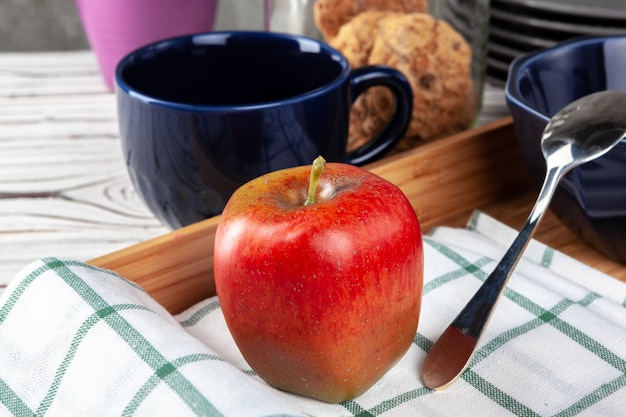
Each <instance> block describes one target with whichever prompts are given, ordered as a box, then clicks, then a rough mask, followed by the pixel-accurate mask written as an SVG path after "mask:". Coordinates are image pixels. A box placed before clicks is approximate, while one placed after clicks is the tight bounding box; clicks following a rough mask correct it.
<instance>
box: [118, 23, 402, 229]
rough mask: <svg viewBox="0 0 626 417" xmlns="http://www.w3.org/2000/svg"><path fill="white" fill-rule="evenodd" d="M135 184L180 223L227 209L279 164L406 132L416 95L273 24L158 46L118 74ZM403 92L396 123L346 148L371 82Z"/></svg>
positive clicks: (361, 157) (381, 71) (379, 146)
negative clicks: (357, 103)
mask: <svg viewBox="0 0 626 417" xmlns="http://www.w3.org/2000/svg"><path fill="white" fill-rule="evenodd" d="M115 81H116V94H117V104H118V116H119V127H120V137H121V142H122V147H123V151H124V156H125V160H126V164H127V166H128V170H129V173H130V177H131V180H132V182H133V184H134V186H135V188H136V189H137V191H138V192H139V194H140V195H141V196H142V197H143V199H144V201H145V202H146V204H147V205H148V206H149V208H150V209H151V210H152V212H153V213H154V214H155V215H156V216H157V217H158V218H159V219H160V220H161V222H163V223H164V224H165V225H168V226H169V227H171V228H173V229H175V228H178V227H181V226H185V225H189V224H191V223H195V222H197V221H200V220H203V219H205V218H208V217H212V216H215V215H217V214H219V213H221V211H222V209H223V208H224V205H225V204H226V201H227V200H228V198H229V197H230V196H231V194H232V193H233V192H234V191H235V190H236V189H237V188H238V187H239V186H241V185H242V184H243V183H245V182H247V181H248V180H250V179H252V178H254V177H257V176H259V175H262V174H265V173H267V172H270V171H274V170H278V169H283V168H288V167H293V166H298V165H306V164H310V163H311V162H312V161H313V159H314V158H315V157H317V156H318V155H322V156H324V157H325V158H326V159H327V160H329V161H337V162H347V163H350V164H356V165H361V164H365V163H368V162H371V161H374V160H375V159H377V158H380V157H382V156H383V155H384V154H385V153H386V152H387V151H388V150H390V149H391V148H392V147H393V145H395V144H396V143H397V141H398V140H399V139H400V138H401V137H402V135H403V134H404V132H405V130H406V128H407V126H408V123H409V121H410V118H411V112H412V101H413V100H412V93H411V87H410V85H409V83H408V82H407V80H406V78H405V77H404V76H403V75H402V74H401V73H400V72H398V71H396V70H394V69H392V68H388V67H382V66H371V67H365V68H359V69H356V70H351V69H350V67H349V64H348V62H347V60H346V58H345V57H344V56H343V55H342V54H341V53H339V52H338V51H337V50H335V49H333V48H331V47H330V46H328V45H327V44H325V43H323V42H319V41H316V40H313V39H309V38H305V37H301V36H296V35H287V34H278V33H268V32H241V31H237V32H212V33H206V34H196V35H189V36H184V37H177V38H173V39H167V40H163V41H160V42H156V43H153V44H150V45H147V46H145V47H143V48H140V49H138V50H136V51H134V52H132V53H130V54H129V55H127V56H126V57H125V58H124V59H122V61H121V62H120V63H119V64H118V66H117V69H116V74H115ZM375 85H376V86H385V87H387V88H389V89H390V90H391V92H392V93H393V95H394V97H395V112H394V114H393V117H392V120H391V121H390V122H389V124H388V126H387V127H386V128H385V129H384V130H383V131H382V132H381V133H380V134H378V135H377V136H376V137H374V138H372V140H371V141H370V142H368V143H367V144H365V145H363V146H362V147H360V148H358V149H356V150H354V151H351V152H347V150H346V148H347V136H348V125H349V113H350V106H351V104H352V103H353V102H354V100H355V99H356V98H357V96H358V95H359V94H361V93H362V92H363V91H365V90H366V89H367V88H369V87H371V86H375Z"/></svg>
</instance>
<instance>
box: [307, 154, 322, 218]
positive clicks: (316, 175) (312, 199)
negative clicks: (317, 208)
mask: <svg viewBox="0 0 626 417" xmlns="http://www.w3.org/2000/svg"><path fill="white" fill-rule="evenodd" d="M325 169H326V160H325V159H324V158H323V157H321V156H318V157H317V158H315V160H314V161H313V165H312V166H311V176H310V177H309V192H308V194H307V197H306V200H305V201H304V205H305V206H309V205H311V204H315V203H317V186H318V185H319V183H320V177H321V176H322V173H323V172H324V170H325Z"/></svg>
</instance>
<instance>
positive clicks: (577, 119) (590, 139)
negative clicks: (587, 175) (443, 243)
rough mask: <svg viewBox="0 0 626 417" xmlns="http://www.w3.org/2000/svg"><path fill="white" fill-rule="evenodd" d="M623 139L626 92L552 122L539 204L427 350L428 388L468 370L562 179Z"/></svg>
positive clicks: (593, 99) (590, 99)
mask: <svg viewBox="0 0 626 417" xmlns="http://www.w3.org/2000/svg"><path fill="white" fill-rule="evenodd" d="M624 138H626V92H621V91H601V92H598V93H594V94H590V95H588V96H585V97H583V98H581V99H578V100H576V101H574V102H572V103H570V104H568V105H567V106H565V107H564V108H563V109H562V110H560V111H559V112H558V113H556V114H555V115H554V116H553V117H552V118H551V119H550V121H549V123H548V125H547V126H546V128H545V130H544V133H543V136H542V138H541V150H542V153H543V155H544V158H545V160H546V167H547V168H546V174H545V179H544V182H543V185H542V187H541V191H540V192H539V196H538V198H537V202H536V203H535V206H534V207H533V209H532V210H531V212H530V215H529V216H528V219H527V220H526V222H525V223H524V225H523V226H522V229H521V230H520V232H519V234H518V235H517V237H516V238H515V240H514V241H513V243H512V244H511V246H510V247H509V249H508V250H507V252H506V253H505V254H504V256H503V258H502V259H501V261H500V262H499V263H498V265H497V266H496V268H495V269H494V271H493V272H492V273H491V274H490V275H489V277H488V278H487V280H485V282H484V283H483V285H482V286H481V287H480V288H479V289H478V291H477V292H476V294H475V295H474V296H473V297H472V298H471V299H470V300H469V302H468V303H467V305H466V306H465V307H464V308H463V309H462V310H461V312H460V313H459V315H458V316H457V317H456V318H455V319H454V320H453V322H452V323H451V324H450V326H448V328H447V329H446V330H445V331H444V332H443V334H442V335H441V336H440V337H439V339H438V340H437V342H435V344H434V345H433V346H432V348H431V349H430V350H429V352H428V354H427V355H426V359H425V360H424V364H423V368H422V382H423V383H424V385H425V386H426V387H428V388H432V389H443V388H446V387H448V386H449V385H451V384H452V383H453V382H454V381H456V380H457V379H458V377H459V376H460V375H461V373H462V372H463V371H464V370H465V369H466V368H467V366H468V365H469V363H470V360H471V359H472V357H473V355H474V352H475V350H476V347H477V346H478V344H479V343H480V340H481V338H482V336H483V335H484V332H485V330H486V328H487V325H488V323H489V321H490V320H491V317H492V315H493V312H494V310H495V307H496V305H497V304H498V301H499V300H500V298H501V297H502V293H503V292H504V288H505V287H506V284H507V282H508V281H509V279H510V278H511V275H512V273H513V270H514V269H515V266H516V265H517V263H518V261H519V259H520V258H521V256H522V254H523V252H524V250H525V249H526V246H527V245H528V243H529V242H530V239H531V238H532V236H533V234H534V232H535V230H536V227H537V225H538V224H539V222H540V221H541V218H542V217H543V215H544V214H545V212H546V210H547V209H548V206H549V204H550V200H551V198H552V196H553V195H554V191H555V190H556V187H557V185H558V183H559V181H560V180H561V178H563V176H564V175H565V174H566V173H567V172H569V171H570V170H571V169H572V168H574V167H576V166H578V165H581V164H584V163H586V162H589V161H591V160H594V159H596V158H598V157H600V156H602V155H604V154H605V153H607V152H608V151H609V150H611V149H612V148H613V147H614V146H615V145H617V144H618V143H619V142H620V141H621V140H622V139H624Z"/></svg>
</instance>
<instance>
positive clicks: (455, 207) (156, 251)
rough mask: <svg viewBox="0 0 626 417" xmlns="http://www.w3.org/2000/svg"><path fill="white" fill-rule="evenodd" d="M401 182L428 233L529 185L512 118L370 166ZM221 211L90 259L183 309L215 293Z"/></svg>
mask: <svg viewBox="0 0 626 417" xmlns="http://www.w3.org/2000/svg"><path fill="white" fill-rule="evenodd" d="M366 168H367V169H369V170H370V171H372V172H374V173H376V174H377V175H380V176H381V177H383V178H386V179H387V180H389V181H391V182H392V183H394V184H396V185H397V186H399V187H400V188H401V189H402V191H403V192H404V193H405V194H406V195H407V197H408V198H409V200H410V201H411V204H412V205H413V207H414V208H415V210H416V212H417V214H418V217H419V218H420V223H421V226H422V228H423V229H424V230H425V231H426V230H428V229H430V228H432V227H434V226H436V225H438V224H441V223H442V222H443V221H444V220H445V219H447V218H450V217H454V216H456V215H459V214H460V213H463V212H467V211H468V210H471V209H473V208H475V207H479V206H481V205H483V204H488V203H490V202H493V201H495V200H497V199H500V198H502V197H503V196H506V195H508V194H510V193H514V192H516V191H519V190H520V189H524V188H525V187H527V186H528V178H527V175H526V173H525V172H526V171H525V169H524V168H523V166H522V164H521V158H520V156H519V153H518V150H517V145H516V144H515V140H514V134H513V127H512V120H511V118H510V117H507V118H504V119H501V120H498V121H495V122H492V123H489V124H487V125H485V126H482V127H479V128H475V129H470V130H467V131H464V132H461V133H459V134H456V135H452V136H449V137H447V138H442V139H440V140H436V141H433V142H430V143H426V144H424V145H422V146H420V147H417V148H415V149H412V150H410V151H407V152H405V153H402V154H398V155H395V156H392V157H389V158H385V159H383V160H381V161H378V162H376V163H374V164H371V165H368V166H366ZM218 223H219V216H216V217H213V218H210V219H207V220H205V221H202V222H199V223H196V224H193V225H190V226H187V227H184V228H181V229H178V230H175V231H172V232H170V233H167V234H165V235H162V236H159V237H156V238H153V239H150V240H147V241H144V242H141V243H138V244H135V245H132V246H130V247H127V248H124V249H121V250H118V251H115V252H112V253H110V254H107V255H104V256H101V257H98V258H95V259H92V260H90V261H88V262H89V263H90V264H92V265H94V266H98V267H101V268H106V269H110V270H113V271H116V272H117V273H119V274H120V275H122V276H124V277H126V278H127V279H130V280H132V281H135V282H136V283H138V284H139V285H141V286H142V287H143V288H144V289H145V290H146V291H148V292H149V293H150V294H151V295H152V296H153V297H154V298H155V299H156V300H157V301H158V302H159V303H161V304H162V305H163V306H164V307H165V308H166V309H168V311H170V312H171V313H173V314H176V313H178V312H180V311H183V310H184V309H186V308H188V307H190V306H191V305H193V304H195V303H197V302H199V301H201V300H203V299H206V298H208V297H210V296H212V295H215V284H214V282H213V244H214V237H215V231H216V229H217V225H218Z"/></svg>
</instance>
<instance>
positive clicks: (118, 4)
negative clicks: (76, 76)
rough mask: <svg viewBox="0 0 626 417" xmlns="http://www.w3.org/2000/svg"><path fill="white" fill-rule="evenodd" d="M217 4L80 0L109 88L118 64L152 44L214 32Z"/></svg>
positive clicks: (212, 1) (210, 1)
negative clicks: (124, 58)
mask: <svg viewBox="0 0 626 417" xmlns="http://www.w3.org/2000/svg"><path fill="white" fill-rule="evenodd" d="M216 5H217V0H157V1H155V0H76V6H77V7H78V12H79V14H80V18H81V20H82V24H83V27H84V29H85V33H86V35H87V39H88V41H89V44H90V45H91V48H92V49H93V50H94V52H95V53H96V57H97V59H98V64H99V66H100V71H101V73H102V76H103V78H104V81H105V83H106V85H107V87H108V88H109V90H111V91H113V89H114V83H113V79H114V73H115V67H116V66H117V63H118V62H119V61H120V60H121V59H122V58H123V57H124V56H126V54H128V53H129V52H131V51H133V50H135V49H137V48H139V47H140V46H143V45H146V44H148V43H151V42H154V41H157V40H161V39H165V38H169V37H174V36H179V35H187V34H192V33H201V32H209V31H211V30H212V29H213V21H214V19H215V10H216Z"/></svg>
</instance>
